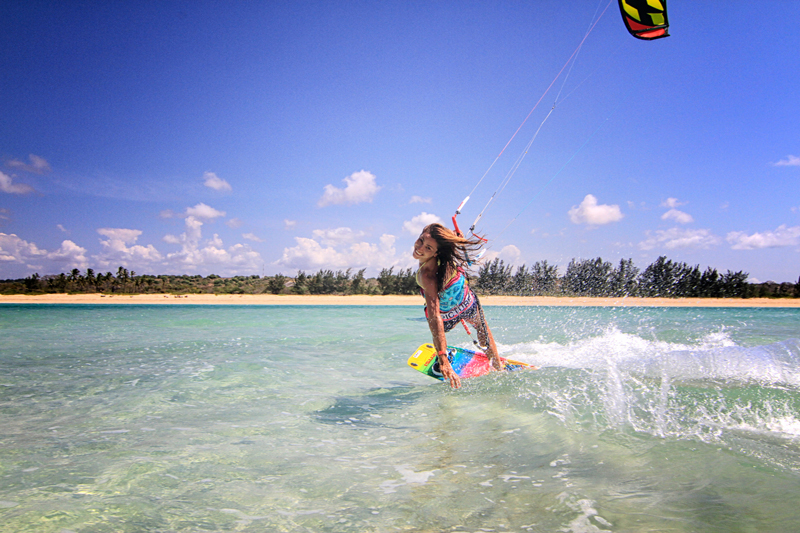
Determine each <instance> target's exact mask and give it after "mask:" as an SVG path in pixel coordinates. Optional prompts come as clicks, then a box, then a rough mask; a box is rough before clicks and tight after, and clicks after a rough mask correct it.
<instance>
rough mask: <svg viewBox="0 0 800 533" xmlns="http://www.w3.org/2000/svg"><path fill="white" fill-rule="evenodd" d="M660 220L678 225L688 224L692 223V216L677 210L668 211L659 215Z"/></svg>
mask: <svg viewBox="0 0 800 533" xmlns="http://www.w3.org/2000/svg"><path fill="white" fill-rule="evenodd" d="M661 220H674V221H675V222H677V223H678V224H689V223H691V222H694V218H693V217H692V215H690V214H689V213H684V212H683V211H678V210H677V209H670V210H669V211H667V212H666V213H664V214H663V215H661Z"/></svg>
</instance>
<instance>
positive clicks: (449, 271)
mask: <svg viewBox="0 0 800 533" xmlns="http://www.w3.org/2000/svg"><path fill="white" fill-rule="evenodd" d="M422 233H427V234H429V235H430V236H431V237H432V238H433V240H435V241H436V245H437V247H438V251H437V254H436V257H437V259H438V260H439V266H438V267H437V269H436V291H437V292H442V289H444V280H445V279H448V278H450V277H451V276H453V275H454V274H455V273H456V272H457V271H458V270H462V271H464V273H465V274H466V273H467V272H468V268H469V265H470V257H472V258H473V259H474V258H475V256H476V255H477V253H478V251H479V250H480V249H481V247H482V246H483V242H484V241H483V240H482V239H480V238H479V237H472V238H470V239H467V238H465V237H460V236H459V235H457V234H456V233H455V232H454V231H452V230H450V229H448V228H446V227H444V226H442V225H441V224H438V223H434V224H428V225H427V226H425V228H424V229H423V230H422Z"/></svg>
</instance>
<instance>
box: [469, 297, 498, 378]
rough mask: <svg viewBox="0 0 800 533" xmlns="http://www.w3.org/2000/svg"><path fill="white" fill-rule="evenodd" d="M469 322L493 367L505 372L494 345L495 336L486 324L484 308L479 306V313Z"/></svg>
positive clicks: (470, 318)
mask: <svg viewBox="0 0 800 533" xmlns="http://www.w3.org/2000/svg"><path fill="white" fill-rule="evenodd" d="M467 322H469V323H470V324H472V326H473V327H474V328H475V331H477V333H478V342H479V343H480V345H481V346H482V347H484V348H485V349H486V356H487V357H488V358H489V361H491V363H492V366H493V367H495V369H497V370H503V366H504V365H503V362H502V361H501V360H500V356H499V354H498V353H497V345H496V344H495V343H494V335H492V330H491V329H489V324H487V323H486V317H484V316H483V308H481V305H480V304H478V309H477V313H475V314H474V315H473V316H471V317H469V318H468V319H467Z"/></svg>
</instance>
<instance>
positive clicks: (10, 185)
mask: <svg viewBox="0 0 800 533" xmlns="http://www.w3.org/2000/svg"><path fill="white" fill-rule="evenodd" d="M0 191H2V192H7V193H8V194H28V193H30V192H33V187H31V186H30V185H25V184H24V183H14V180H13V178H12V177H11V176H9V175H8V174H6V173H5V172H0Z"/></svg>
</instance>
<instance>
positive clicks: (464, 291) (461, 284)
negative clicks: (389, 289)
mask: <svg viewBox="0 0 800 533" xmlns="http://www.w3.org/2000/svg"><path fill="white" fill-rule="evenodd" d="M420 268H421V267H420ZM417 285H419V287H420V292H421V293H422V296H423V297H424V296H425V291H424V290H423V289H422V283H420V280H419V270H418V271H417ZM479 309H480V303H479V302H478V297H477V296H475V293H474V292H472V289H470V288H469V285H468V284H467V276H466V275H464V271H463V270H461V269H458V270H457V271H456V273H455V275H454V276H453V277H451V278H450V279H449V280H448V281H447V283H445V286H444V288H443V289H442V290H441V291H440V292H439V312H441V313H442V322H443V323H444V330H445V331H450V330H451V329H453V328H454V327H455V326H456V324H458V323H459V322H460V321H461V320H468V321H472V319H474V318H476V317H477V316H478V312H479ZM425 316H426V317H427V316H428V308H427V307H426V308H425Z"/></svg>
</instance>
